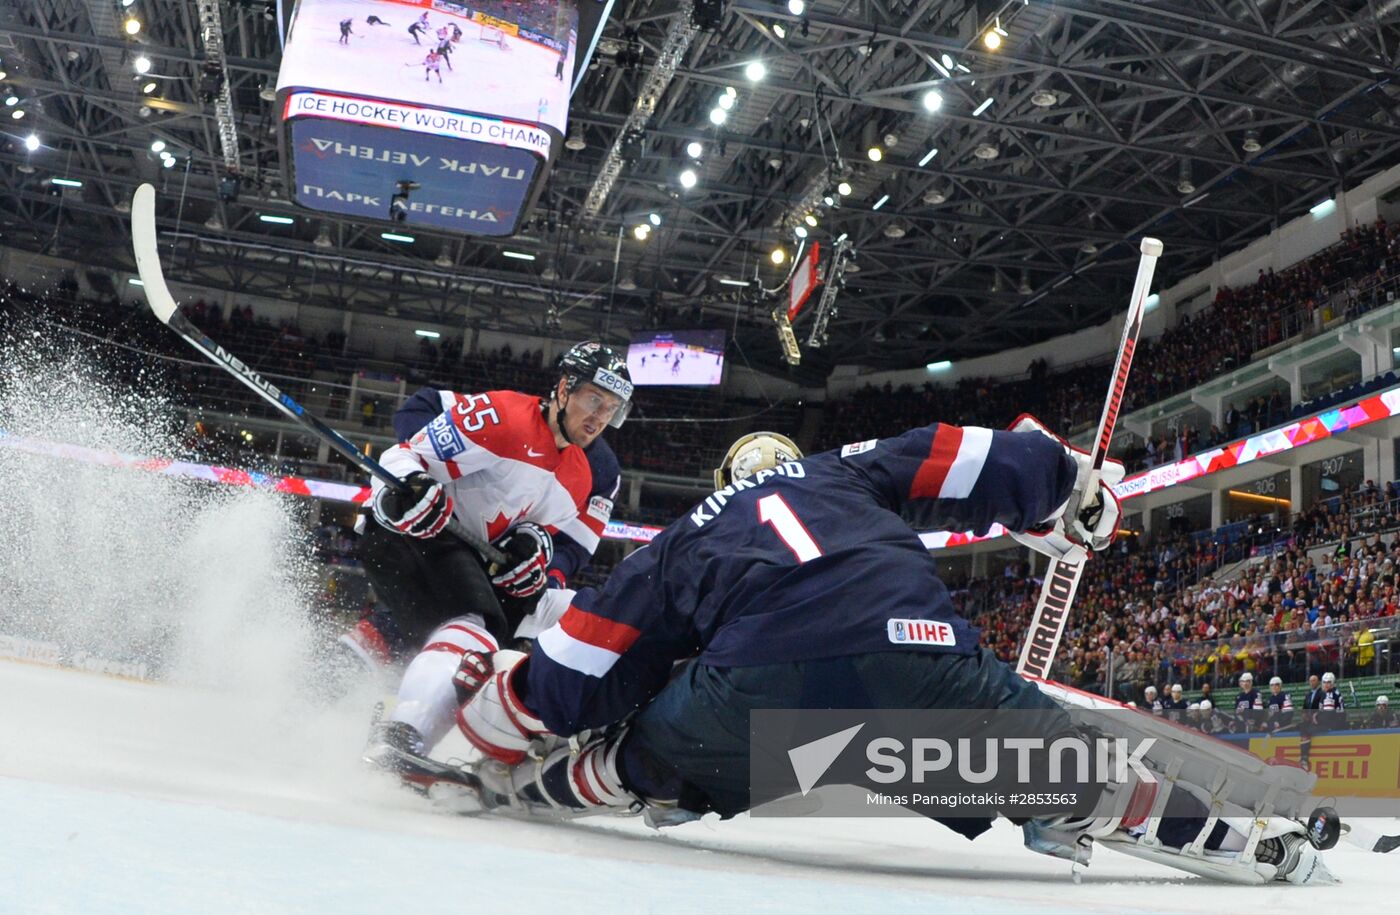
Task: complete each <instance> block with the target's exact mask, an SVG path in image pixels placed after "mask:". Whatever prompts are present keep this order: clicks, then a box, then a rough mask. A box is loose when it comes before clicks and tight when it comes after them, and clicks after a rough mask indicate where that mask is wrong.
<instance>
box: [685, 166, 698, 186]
mask: <svg viewBox="0 0 1400 915" xmlns="http://www.w3.org/2000/svg"><path fill="white" fill-rule="evenodd" d="M699 180H700V176H699V175H697V174H695V169H693V168H687V169H686V170H685V171H683V172H681V187H683V188H685V189H686V190H690V189H691V188H693V187H695V184H696V182H697V181H699Z"/></svg>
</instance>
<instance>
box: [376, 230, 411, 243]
mask: <svg viewBox="0 0 1400 915" xmlns="http://www.w3.org/2000/svg"><path fill="white" fill-rule="evenodd" d="M379 237H380V238H382V239H384V240H385V241H396V242H398V243H399V244H403V245H411V244H413V241H414V239H413V236H412V235H400V234H399V233H397V232H380V233H379Z"/></svg>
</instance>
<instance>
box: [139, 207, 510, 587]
mask: <svg viewBox="0 0 1400 915" xmlns="http://www.w3.org/2000/svg"><path fill="white" fill-rule="evenodd" d="M131 247H132V251H133V252H134V253H135V255H136V271H137V273H139V274H141V283H142V285H143V288H144V289H145V291H146V303H147V304H148V305H150V306H151V311H153V312H155V315H156V317H157V318H160V320H161V323H163V324H165V326H167V327H169V328H170V329H171V330H173V331H175V333H177V334H179V335H180V336H181V337H183V338H185V342H186V343H188V344H189V345H190V346H193V347H194V348H195V349H197V350H199V351H200V352H201V353H203V354H204V355H205V356H207V357H208V358H209V359H210V361H212V362H213V363H214V364H215V365H218V366H219V367H220V368H222V369H224V370H225V371H227V372H228V373H229V374H231V375H233V377H235V378H237V379H238V380H239V381H241V382H243V383H244V384H245V385H247V386H248V387H249V388H251V389H252V390H253V391H254V392H255V393H256V394H257V395H258V396H259V397H261V398H262V399H263V400H266V401H267V402H268V403H270V404H272V405H273V406H274V407H276V408H277V409H279V410H281V411H282V413H283V414H285V415H286V416H287V418H289V419H291V420H292V421H293V422H296V423H297V424H298V425H300V426H301V427H302V428H304V429H306V430H307V431H308V432H311V433H312V434H313V435H315V436H316V437H317V438H319V439H321V440H322V441H324V442H325V443H326V444H328V445H330V446H331V447H332V448H334V449H335V450H336V451H337V452H338V453H339V454H340V456H341V457H343V458H345V459H346V460H348V461H349V462H350V463H352V464H354V465H355V466H356V467H358V468H359V469H360V470H362V471H364V472H365V473H368V474H370V475H371V476H375V477H378V478H379V479H380V480H382V481H383V482H384V484H385V485H386V486H391V487H393V488H394V489H396V490H398V491H399V492H402V493H405V494H407V492H408V487H407V485H406V484H405V483H404V481H403V480H401V479H399V478H398V477H396V476H394V474H392V473H390V472H389V471H388V470H386V469H385V468H384V466H383V465H382V464H380V463H379V462H378V461H376V460H375V459H374V458H372V457H370V456H369V455H366V454H361V453H360V451H359V449H357V448H356V447H355V446H354V445H353V444H351V442H350V440H349V439H347V438H346V437H345V436H343V435H341V434H340V433H339V432H337V431H335V430H334V429H332V428H331V427H330V426H328V425H326V424H325V423H324V422H322V421H321V419H320V418H319V417H317V416H315V415H314V414H311V413H308V412H307V411H306V408H305V407H303V406H302V405H301V404H299V403H297V402H296V401H295V400H293V399H292V398H291V396H289V395H288V394H286V393H285V392H283V391H282V390H280V389H279V388H278V387H277V386H276V385H274V384H272V383H271V382H270V381H268V380H267V379H265V378H263V377H262V376H261V375H259V374H258V373H257V372H255V371H253V369H252V368H251V367H249V366H248V364H247V363H245V362H244V361H243V360H241V359H239V358H238V357H237V356H235V355H233V354H232V353H230V352H229V351H228V350H226V349H224V348H223V347H222V346H220V345H219V344H217V343H215V342H214V341H213V340H211V339H209V337H208V336H206V335H205V333H204V331H202V330H200V329H199V328H198V327H195V326H194V323H193V322H192V321H190V319H189V318H187V317H185V314H184V312H182V311H181V310H180V306H179V305H178V304H177V303H176V301H175V297H174V296H173V295H171V294H170V288H169V287H168V286H166V285H165V273H164V271H163V270H161V266H160V257H159V255H158V253H157V251H156V189H155V188H154V187H152V186H151V185H149V184H143V185H141V186H140V187H138V188H137V189H136V194H135V196H133V197H132V199H131ZM447 532H448V533H450V534H452V535H453V536H455V537H457V538H458V539H460V540H461V541H462V542H463V543H465V544H467V545H468V546H470V547H472V548H473V549H475V550H476V551H477V552H478V553H480V554H481V555H482V557H483V558H485V559H486V561H487V562H488V563H491V564H492V565H496V566H504V565H505V564H506V557H505V555H504V554H503V553H502V552H501V551H500V550H498V549H496V548H495V547H494V546H492V545H491V544H489V543H486V542H484V541H483V540H481V538H479V537H476V536H474V535H473V534H472V533H471V532H470V531H468V530H467V529H466V528H465V527H463V526H462V523H461V522H460V521H458V520H457V519H456V518H453V519H452V520H451V521H449V522H448V524H447Z"/></svg>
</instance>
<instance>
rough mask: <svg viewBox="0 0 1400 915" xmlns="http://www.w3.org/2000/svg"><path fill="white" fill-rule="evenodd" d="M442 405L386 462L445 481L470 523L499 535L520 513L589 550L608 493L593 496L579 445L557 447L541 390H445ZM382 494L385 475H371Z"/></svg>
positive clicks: (395, 469) (489, 535)
mask: <svg viewBox="0 0 1400 915" xmlns="http://www.w3.org/2000/svg"><path fill="white" fill-rule="evenodd" d="M441 397H442V406H443V412H442V413H441V414H440V415H439V416H437V418H435V419H434V420H432V422H430V423H428V424H427V425H426V426H424V427H423V428H422V429H421V430H419V431H418V432H417V433H416V434H414V435H413V437H412V438H410V439H409V440H408V441H406V442H402V443H400V444H398V445H395V446H394V447H392V448H390V449H388V450H387V451H385V452H384V455H383V457H382V458H381V463H382V464H383V465H384V467H385V468H386V469H387V470H389V471H390V472H392V473H394V474H397V475H399V476H407V475H408V474H410V473H413V472H414V471H423V472H426V473H427V474H428V475H429V476H431V477H432V478H433V479H435V480H437V481H438V482H440V483H442V484H443V485H444V488H445V489H446V490H447V492H448V495H450V496H451V497H452V500H453V515H454V517H456V518H457V520H458V521H460V522H461V523H462V524H463V525H464V526H465V527H466V529H467V530H468V531H470V532H471V533H473V534H475V535H477V536H478V537H481V538H482V539H484V540H487V541H491V540H495V539H496V538H497V537H499V536H500V535H501V534H503V533H505V532H506V531H507V530H509V529H510V528H511V527H512V526H513V525H515V524H516V523H518V522H520V521H533V522H535V523H536V524H541V525H545V526H547V527H549V528H552V529H554V530H557V531H561V532H563V533H565V534H568V535H569V536H570V537H571V538H573V539H574V540H575V541H576V542H577V543H579V544H580V545H581V546H583V547H584V548H585V549H587V550H588V552H590V553H592V552H593V551H594V550H596V549H597V548H598V542H599V538H600V537H601V536H602V532H603V527H604V526H605V525H606V524H607V522H608V517H609V515H610V514H611V509H612V505H611V502H610V500H606V499H597V498H595V499H590V498H589V492H590V490H591V489H592V488H593V480H592V471H591V470H590V467H589V462H588V457H587V455H586V454H585V453H584V450H583V449H582V448H579V447H578V446H577V445H569V446H568V447H566V448H564V449H562V450H561V449H560V448H559V446H558V445H557V444H555V441H554V433H553V432H551V431H550V429H549V424H548V423H547V422H546V421H545V418H544V416H543V415H542V414H541V412H540V401H539V398H538V397H533V396H531V395H528V394H522V393H519V392H517V391H488V392H486V393H484V394H457V393H454V392H451V391H443V392H441ZM372 485H373V487H374V492H375V494H378V492H379V490H380V489H381V488H383V485H384V484H383V483H381V482H380V481H379V480H378V479H376V480H374V482H373V484H372Z"/></svg>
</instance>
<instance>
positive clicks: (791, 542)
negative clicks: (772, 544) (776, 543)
mask: <svg viewBox="0 0 1400 915" xmlns="http://www.w3.org/2000/svg"><path fill="white" fill-rule="evenodd" d="M758 520H759V521H761V522H762V523H764V524H768V525H771V526H772V527H773V530H774V531H775V532H776V533H777V535H778V536H779V537H781V538H782V541H783V543H785V544H787V548H788V549H790V550H792V552H793V555H795V556H796V557H797V561H798V562H807V561H809V560H812V559H816V558H817V557H818V556H820V555H821V554H822V550H821V547H819V546H817V542H816V541H815V540H813V539H812V535H811V534H809V533H807V528H805V527H803V526H802V521H801V519H799V518H798V517H797V515H795V514H793V512H792V508H791V507H790V506H789V505H788V504H787V502H785V501H784V500H783V497H782V496H780V495H779V494H778V493H776V492H775V493H772V494H770V495H766V496H764V497H763V498H762V499H759V500H758Z"/></svg>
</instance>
